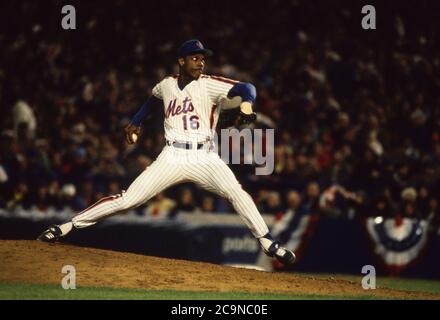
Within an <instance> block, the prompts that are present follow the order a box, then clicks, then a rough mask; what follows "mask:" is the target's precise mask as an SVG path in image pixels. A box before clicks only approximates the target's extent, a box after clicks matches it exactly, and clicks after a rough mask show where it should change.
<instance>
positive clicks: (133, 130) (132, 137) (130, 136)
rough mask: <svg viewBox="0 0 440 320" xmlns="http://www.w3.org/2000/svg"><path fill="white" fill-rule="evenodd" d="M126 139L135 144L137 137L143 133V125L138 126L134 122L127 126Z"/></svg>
mask: <svg viewBox="0 0 440 320" xmlns="http://www.w3.org/2000/svg"><path fill="white" fill-rule="evenodd" d="M124 131H125V140H126V141H127V143H128V144H134V143H136V141H137V138H138V137H139V136H140V134H141V127H139V126H136V125H134V124H131V123H130V124H128V125H127V126H126V127H125V128H124Z"/></svg>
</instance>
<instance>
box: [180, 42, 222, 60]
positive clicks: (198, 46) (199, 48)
mask: <svg viewBox="0 0 440 320" xmlns="http://www.w3.org/2000/svg"><path fill="white" fill-rule="evenodd" d="M196 53H202V54H203V55H205V56H207V57H209V56H212V54H213V52H212V50H209V49H205V47H204V46H203V44H202V43H201V42H200V41H199V40H197V39H193V40H188V41H186V42H184V43H183V44H182V45H181V46H180V48H179V51H178V52H177V57H179V58H183V57H186V56H189V55H192V54H196Z"/></svg>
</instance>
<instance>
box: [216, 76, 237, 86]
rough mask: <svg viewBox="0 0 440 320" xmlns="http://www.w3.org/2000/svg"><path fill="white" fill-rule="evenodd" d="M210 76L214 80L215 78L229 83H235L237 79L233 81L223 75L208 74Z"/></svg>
mask: <svg viewBox="0 0 440 320" xmlns="http://www.w3.org/2000/svg"><path fill="white" fill-rule="evenodd" d="M210 78H211V79H214V80H217V81H221V82H225V83H229V84H236V83H238V81H235V80H232V79H228V78H223V77H217V76H210Z"/></svg>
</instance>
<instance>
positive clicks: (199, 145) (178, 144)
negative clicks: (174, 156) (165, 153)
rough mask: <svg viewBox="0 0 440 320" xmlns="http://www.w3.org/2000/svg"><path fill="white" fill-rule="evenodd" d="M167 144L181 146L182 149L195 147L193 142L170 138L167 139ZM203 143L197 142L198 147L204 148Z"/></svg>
mask: <svg viewBox="0 0 440 320" xmlns="http://www.w3.org/2000/svg"><path fill="white" fill-rule="evenodd" d="M167 145H169V146H173V147H175V148H181V149H186V150H191V149H192V148H193V144H192V143H191V142H178V141H175V142H171V141H169V140H167ZM203 145H204V144H203V143H198V144H197V149H201V148H203Z"/></svg>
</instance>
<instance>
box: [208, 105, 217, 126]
mask: <svg viewBox="0 0 440 320" xmlns="http://www.w3.org/2000/svg"><path fill="white" fill-rule="evenodd" d="M216 109H217V105H213V106H212V108H211V115H210V117H209V126H210V128H211V129H212V126H213V125H214V112H215V110H216Z"/></svg>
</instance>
